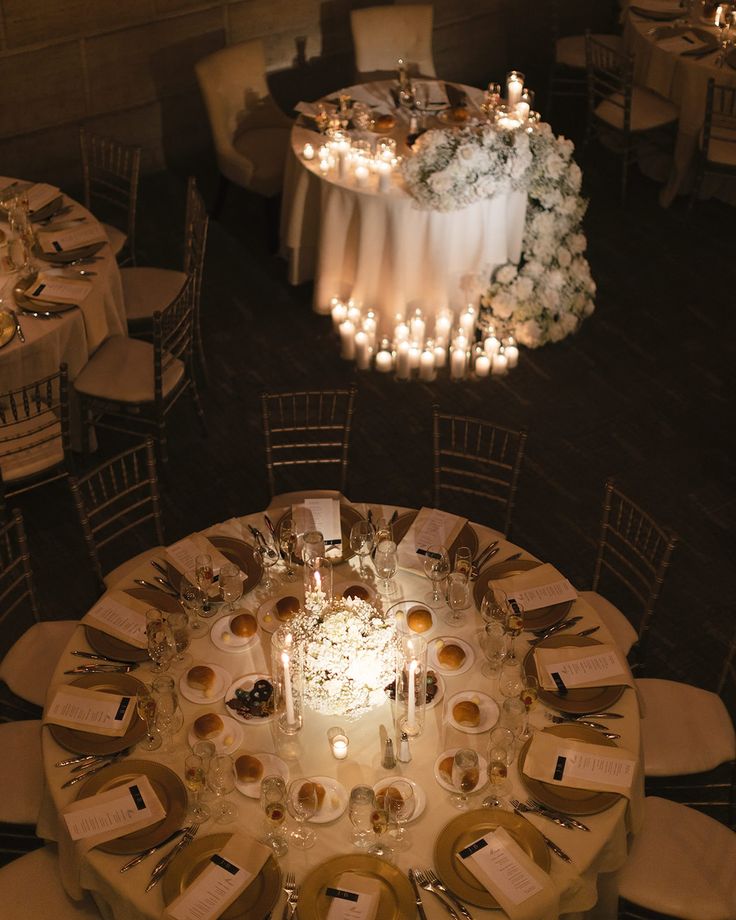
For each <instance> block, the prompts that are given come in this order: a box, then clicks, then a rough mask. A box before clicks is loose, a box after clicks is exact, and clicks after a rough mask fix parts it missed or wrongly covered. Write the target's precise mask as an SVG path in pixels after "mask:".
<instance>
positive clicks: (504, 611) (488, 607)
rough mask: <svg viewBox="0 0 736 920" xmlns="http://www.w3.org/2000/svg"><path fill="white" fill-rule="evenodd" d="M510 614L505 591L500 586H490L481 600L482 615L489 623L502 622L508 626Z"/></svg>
mask: <svg viewBox="0 0 736 920" xmlns="http://www.w3.org/2000/svg"><path fill="white" fill-rule="evenodd" d="M508 614H509V608H508V601H507V598H506V594H505V592H504V591H501V589H500V588H492V587H490V586H489V587H488V590H487V591H486V593H485V594H484V595H483V600H482V601H481V602H480V615H481V616H482V617H483V621H484V622H485V623H486V624H487V623H492V622H496V623H500V624H501V625H502V626H504V627H505V626H506V618H507V617H508Z"/></svg>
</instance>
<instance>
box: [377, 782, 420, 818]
mask: <svg viewBox="0 0 736 920" xmlns="http://www.w3.org/2000/svg"><path fill="white" fill-rule="evenodd" d="M397 780H403V781H404V782H405V783H409V785H410V786H411V788H412V789H413V790H414V811H413V812H412V813H411V817H410V818H409V820H408V822H407V823H408V824H411V822H412V821H416V819H417V818H418V817H419V816H420V815H421V814H422V812H423V811H424V809H425V806H426V804H427V795H426V793H425V791H424V789H422V787H421V786H420V785H419V783H415V782H414V780H413V779H409V777H408V776H387V777H385V778H384V779H382V780H379V781H378V782H377V783H376V784H375V785H374V786H373V791H374V792H375V793H376V795H378V793H379V791H380V790H381V789H385V788H386V787H387V786H390V785H391V784H392V783H393V782H395V781H397Z"/></svg>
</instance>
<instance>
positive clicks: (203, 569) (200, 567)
mask: <svg viewBox="0 0 736 920" xmlns="http://www.w3.org/2000/svg"><path fill="white" fill-rule="evenodd" d="M194 577H195V578H196V579H197V587H198V588H199V590H200V591H201V592H202V609H201V611H200V613H199V615H200V616H202V617H207V618H209V617H211V616H213V615H214V612H215V611H214V608H213V606H212V604H211V603H210V590H211V588H212V583H213V582H214V580H215V572H214V569H213V568H212V556H210V554H209V553H202V554H201V555H199V556H195V557H194Z"/></svg>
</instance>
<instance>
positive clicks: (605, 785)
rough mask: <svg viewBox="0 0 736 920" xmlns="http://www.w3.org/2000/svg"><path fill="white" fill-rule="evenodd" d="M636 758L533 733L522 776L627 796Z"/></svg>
mask: <svg viewBox="0 0 736 920" xmlns="http://www.w3.org/2000/svg"><path fill="white" fill-rule="evenodd" d="M635 772H636V758H635V757H634V755H633V754H632V752H631V751H627V750H625V749H624V748H619V747H612V746H608V745H603V744H590V743H588V742H585V741H578V740H575V739H573V738H561V737H559V736H558V735H554V734H552V733H551V732H543V731H542V732H535V733H534V735H533V737H532V740H531V743H530V745H529V748H528V749H527V753H526V758H525V760H524V774H525V775H526V776H530V777H531V778H532V779H538V780H540V781H541V782H544V783H550V784H552V785H554V786H568V787H572V788H573V789H590V790H591V791H594V792H615V793H619V794H620V795H625V796H630V795H631V788H632V785H633V782H634V777H635Z"/></svg>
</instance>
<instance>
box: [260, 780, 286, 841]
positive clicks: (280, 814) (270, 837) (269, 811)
mask: <svg viewBox="0 0 736 920" xmlns="http://www.w3.org/2000/svg"><path fill="white" fill-rule="evenodd" d="M261 808H262V809H263V812H264V814H265V815H266V821H267V827H268V829H267V831H266V833H265V834H264V836H263V837H261V840H262V842H263V843H265V844H266V845H267V846H269V847H271V849H272V850H273V851H274V853H275V854H276V856H285V855H286V854H287V852H288V851H289V844H288V843H287V842H286V838H285V837H284V835H283V834H282V833H281V830H280V828H281V825H282V824H283V823H284V821H285V820H286V783H285V782H284V778H283V776H279V775H278V774H271V775H270V776H264V777H263V779H262V780H261Z"/></svg>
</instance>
